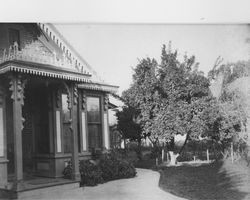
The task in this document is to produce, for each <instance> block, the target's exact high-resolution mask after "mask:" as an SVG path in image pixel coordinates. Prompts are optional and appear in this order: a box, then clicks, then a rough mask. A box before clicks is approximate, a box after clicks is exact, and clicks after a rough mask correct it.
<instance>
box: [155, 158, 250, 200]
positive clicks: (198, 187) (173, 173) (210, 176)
mask: <svg viewBox="0 0 250 200" xmlns="http://www.w3.org/2000/svg"><path fill="white" fill-rule="evenodd" d="M159 186H160V188H162V189H163V190H164V191H166V192H170V193H173V194H175V195H177V196H180V197H184V198H187V199H192V200H195V199H209V200H213V199H216V200H222V199H225V200H229V199H230V200H247V199H250V168H249V167H247V166H246V163H245V162H239V163H235V164H232V163H230V160H227V161H225V162H216V163H212V164H210V165H202V166H196V167H194V166H179V167H163V168H161V178H160V182H159Z"/></svg>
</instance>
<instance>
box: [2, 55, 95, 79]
mask: <svg viewBox="0 0 250 200" xmlns="http://www.w3.org/2000/svg"><path fill="white" fill-rule="evenodd" d="M11 71H12V72H20V73H24V74H31V75H37V76H44V77H51V78H57V79H63V80H71V81H76V82H81V83H88V82H90V77H91V75H90V74H83V73H80V72H78V71H76V70H72V69H70V70H69V69H66V68H62V67H56V66H52V65H49V64H41V63H34V62H28V61H19V60H11V61H6V62H3V63H1V64H0V74H4V73H6V72H11Z"/></svg>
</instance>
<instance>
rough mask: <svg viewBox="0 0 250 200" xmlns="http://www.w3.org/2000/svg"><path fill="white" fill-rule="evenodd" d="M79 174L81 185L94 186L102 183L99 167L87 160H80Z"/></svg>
mask: <svg viewBox="0 0 250 200" xmlns="http://www.w3.org/2000/svg"><path fill="white" fill-rule="evenodd" d="M79 165H80V169H79V171H80V174H81V185H88V186H94V185H97V184H98V183H103V182H104V180H103V178H102V171H101V169H100V167H99V166H98V165H97V164H95V163H92V162H90V161H89V160H82V161H80V163H79Z"/></svg>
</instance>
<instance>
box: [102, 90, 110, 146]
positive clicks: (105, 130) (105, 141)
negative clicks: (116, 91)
mask: <svg viewBox="0 0 250 200" xmlns="http://www.w3.org/2000/svg"><path fill="white" fill-rule="evenodd" d="M108 103H109V97H108V95H107V94H106V95H105V96H104V113H103V123H104V124H103V144H104V145H103V146H104V149H105V150H108V149H110V135H109V121H108Z"/></svg>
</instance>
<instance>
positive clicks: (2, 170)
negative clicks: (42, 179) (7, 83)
mask: <svg viewBox="0 0 250 200" xmlns="http://www.w3.org/2000/svg"><path fill="white" fill-rule="evenodd" d="M0 84H1V83H0ZM4 98H5V92H4V88H3V87H2V86H1V85H0V188H5V187H6V185H7V183H8V172H7V164H8V160H7V151H6V146H7V145H6V126H5V112H6V111H5V100H4Z"/></svg>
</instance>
